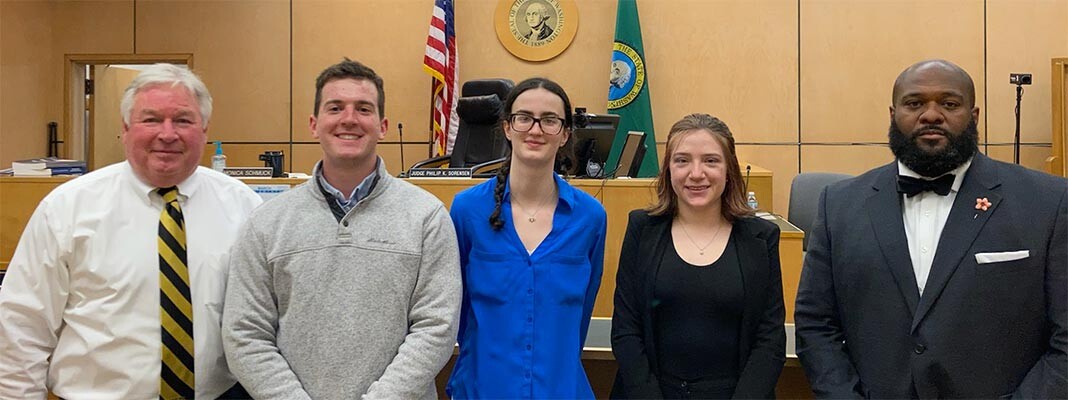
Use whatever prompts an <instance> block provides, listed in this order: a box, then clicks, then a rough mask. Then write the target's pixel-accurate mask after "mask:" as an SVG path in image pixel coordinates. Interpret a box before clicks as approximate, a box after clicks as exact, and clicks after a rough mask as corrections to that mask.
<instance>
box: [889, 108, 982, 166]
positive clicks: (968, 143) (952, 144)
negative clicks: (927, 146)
mask: <svg viewBox="0 0 1068 400" xmlns="http://www.w3.org/2000/svg"><path fill="white" fill-rule="evenodd" d="M930 130H937V131H940V132H942V134H943V135H945V137H946V140H947V141H948V143H947V144H946V147H944V148H942V149H940V150H933V151H931V150H924V149H922V148H920V146H919V145H918V144H917V143H916V142H917V141H918V140H920V139H919V138H918V137H917V136H918V134H919V132H923V131H930ZM889 136H890V150H891V151H893V152H894V156H895V157H897V159H898V160H899V161H901V163H902V164H905V166H907V167H909V168H910V169H912V170H913V171H916V173H918V174H920V175H923V176H926V177H928V178H936V177H939V176H941V175H942V174H945V173H946V172H949V171H952V170H954V169H956V168H957V167H959V166H961V165H962V164H964V163H965V162H966V161H968V160H969V159H971V158H972V156H973V155H975V153H976V152H977V151H978V150H979V129H978V128H977V126H976V123H975V120H974V119H973V120H971V121H969V122H968V126H966V127H964V130H963V131H961V132H957V133H953V132H949V131H947V130H945V129H942V128H940V127H935V126H920V127H918V128H916V130H915V131H913V133H911V134H906V133H904V132H902V131H901V129H900V128H898V126H897V122H896V121H894V120H893V119H890V134H889Z"/></svg>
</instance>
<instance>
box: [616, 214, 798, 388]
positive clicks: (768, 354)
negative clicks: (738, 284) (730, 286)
mask: <svg viewBox="0 0 1068 400" xmlns="http://www.w3.org/2000/svg"><path fill="white" fill-rule="evenodd" d="M733 229H734V235H735V237H736V238H737V242H736V243H735V244H736V246H737V248H738V259H739V262H740V263H741V265H742V286H743V287H744V288H745V308H744V310H743V311H742V326H741V332H740V334H739V346H740V350H741V351H739V352H738V354H739V359H738V369H739V371H741V374H740V377H739V380H738V385H737V387H736V388H735V391H734V397H735V398H745V399H749V398H774V397H775V383H776V382H777V381H778V380H779V373H780V372H782V365H783V362H784V361H785V359H786V355H785V353H786V331H785V330H784V328H783V322H784V321H783V320H784V318H785V311H784V309H783V300H782V275H781V271H780V268H779V227H778V226H776V225H775V224H773V223H771V222H768V221H765V220H763V219H760V218H741V219H739V220H737V221H736V222H735V223H734V226H733ZM670 235H671V217H664V216H660V217H653V216H650V215H649V214H648V213H647V212H646V211H644V210H635V211H631V213H630V220H629V221H628V223H627V233H626V236H624V238H623V249H622V251H621V254H620V256H619V270H618V271H617V273H616V293H615V309H614V311H613V313H612V353H613V354H614V355H615V357H616V361H617V362H618V363H619V371H618V373H617V374H616V381H615V384H614V385H613V387H612V395H611V397H612V398H638V399H648V398H661V397H662V395H661V393H660V386H659V383H658V380H657V375H658V372H657V371H658V366H657V357H656V354H657V353H656V348H655V346H654V343H656V341H655V340H654V338H653V331H654V329H653V321H654V320H655V319H654V316H653V314H654V313H655V312H656V308H655V306H654V302H653V287H654V283H655V281H656V272H657V270H658V269H659V268H660V259H661V258H662V255H663V254H664V251H665V250H666V249H667V247H668V243H669V242H670V241H669V240H668V239H669V237H670ZM694 339H695V340H699V338H694Z"/></svg>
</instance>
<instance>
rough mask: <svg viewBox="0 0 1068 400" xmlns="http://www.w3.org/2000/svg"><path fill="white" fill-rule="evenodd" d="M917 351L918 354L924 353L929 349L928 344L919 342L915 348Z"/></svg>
mask: <svg viewBox="0 0 1068 400" xmlns="http://www.w3.org/2000/svg"><path fill="white" fill-rule="evenodd" d="M915 351H916V354H923V352H924V351H927V346H924V345H922V344H917V345H916V348H915Z"/></svg>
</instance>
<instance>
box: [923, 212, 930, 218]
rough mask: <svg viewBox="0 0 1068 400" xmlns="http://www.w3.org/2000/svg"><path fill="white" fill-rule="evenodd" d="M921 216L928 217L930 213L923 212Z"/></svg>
mask: <svg viewBox="0 0 1068 400" xmlns="http://www.w3.org/2000/svg"><path fill="white" fill-rule="evenodd" d="M923 216H925V217H930V216H931V212H930V211H924V212H923Z"/></svg>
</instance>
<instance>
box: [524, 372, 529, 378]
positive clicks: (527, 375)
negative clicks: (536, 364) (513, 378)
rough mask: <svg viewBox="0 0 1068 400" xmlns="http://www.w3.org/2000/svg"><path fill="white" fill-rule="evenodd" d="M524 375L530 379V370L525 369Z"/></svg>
mask: <svg viewBox="0 0 1068 400" xmlns="http://www.w3.org/2000/svg"><path fill="white" fill-rule="evenodd" d="M525 376H526V378H527V379H530V371H527V373H526V375H525Z"/></svg>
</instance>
